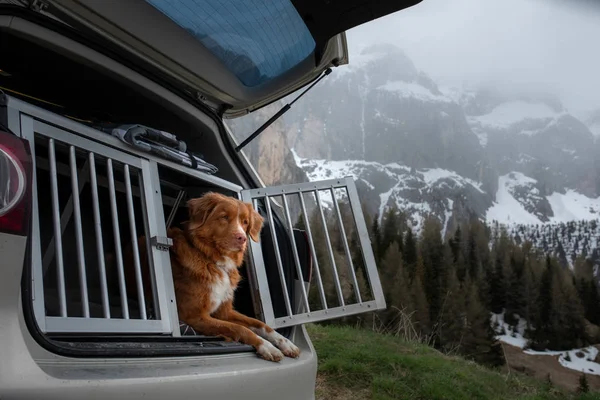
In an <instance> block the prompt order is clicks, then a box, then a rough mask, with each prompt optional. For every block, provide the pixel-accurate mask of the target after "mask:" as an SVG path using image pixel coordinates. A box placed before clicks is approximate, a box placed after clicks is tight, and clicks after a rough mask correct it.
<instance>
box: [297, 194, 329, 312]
mask: <svg viewBox="0 0 600 400" xmlns="http://www.w3.org/2000/svg"><path fill="white" fill-rule="evenodd" d="M298 196H299V197H300V207H302V217H303V218H304V225H305V226H306V233H307V234H308V235H307V236H308V245H309V246H310V253H311V257H312V259H313V266H314V267H315V272H316V273H317V274H316V276H317V285H318V288H319V295H320V296H321V305H322V306H323V309H324V310H327V298H326V297H325V289H324V288H323V280H322V279H321V270H320V269H319V262H318V261H317V251H316V249H315V243H314V242H313V237H312V231H311V229H310V223H309V220H308V213H307V212H306V204H305V203H304V196H303V195H302V193H298Z"/></svg>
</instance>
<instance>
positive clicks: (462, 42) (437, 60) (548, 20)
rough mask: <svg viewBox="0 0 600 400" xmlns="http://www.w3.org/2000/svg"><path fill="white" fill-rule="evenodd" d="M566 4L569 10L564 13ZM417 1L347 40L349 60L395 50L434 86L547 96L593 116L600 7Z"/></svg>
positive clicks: (598, 96) (559, 1)
mask: <svg viewBox="0 0 600 400" xmlns="http://www.w3.org/2000/svg"><path fill="white" fill-rule="evenodd" d="M566 3H568V4H569V5H565V4H566ZM593 3H594V2H593V1H583V0H423V2H422V3H421V4H419V5H417V6H415V7H412V8H410V9H407V10H404V11H400V12H398V13H395V14H393V15H390V16H387V17H384V18H380V19H378V20H375V21H372V22H370V23H367V24H365V25H362V26H359V27H357V28H355V29H353V30H351V31H349V32H348V46H349V47H350V63H352V54H356V52H359V51H360V49H361V48H363V47H364V46H365V45H368V44H371V43H381V42H389V43H394V44H397V45H398V46H399V47H401V48H402V49H403V50H404V51H405V52H406V54H407V55H408V56H409V57H410V58H411V59H412V60H413V61H414V63H415V65H416V67H417V68H418V69H420V70H422V71H424V72H425V73H427V74H428V75H430V76H431V77H432V78H433V79H435V80H436V81H437V82H438V83H440V84H443V85H452V86H461V84H463V83H466V84H468V85H478V84H482V83H484V84H489V83H494V84H500V86H501V87H504V88H517V89H528V90H535V91H549V92H551V93H555V94H557V95H559V96H560V97H561V99H562V100H563V102H564V104H565V106H567V108H569V110H570V111H571V112H573V113H575V114H580V113H582V112H585V111H587V110H590V109H598V108H600V1H599V2H598V4H597V5H591V4H593Z"/></svg>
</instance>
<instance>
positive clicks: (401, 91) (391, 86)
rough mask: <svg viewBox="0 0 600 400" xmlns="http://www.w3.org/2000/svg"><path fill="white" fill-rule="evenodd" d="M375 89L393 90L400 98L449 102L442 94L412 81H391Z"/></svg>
mask: <svg viewBox="0 0 600 400" xmlns="http://www.w3.org/2000/svg"><path fill="white" fill-rule="evenodd" d="M377 89H379V90H385V91H388V92H393V93H396V94H398V95H400V97H401V98H411V99H417V100H420V101H423V102H451V101H452V100H450V99H449V98H447V97H446V96H443V95H437V94H434V93H433V92H432V91H431V90H429V89H427V88H426V87H425V86H422V85H419V84H418V83H414V82H404V81H392V82H387V83H386V84H385V85H381V86H379V87H378V88H377Z"/></svg>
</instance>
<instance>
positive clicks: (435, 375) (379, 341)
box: [309, 325, 600, 400]
mask: <svg viewBox="0 0 600 400" xmlns="http://www.w3.org/2000/svg"><path fill="white" fill-rule="evenodd" d="M309 332H310V334H311V338H312V340H313V344H314V345H315V347H316V349H317V353H318V355H319V376H318V380H317V399H323V400H336V399H339V400H342V399H343V400H361V399H377V400H379V399H381V400H384V399H386V400H387V399H407V400H413V399H423V400H424V399H427V400H435V399H445V400H446V399H447V400H455V399H456V400H458V399H485V400H487V399H502V400H508V399H527V400H533V399H577V400H591V399H600V393H593V394H592V393H589V394H587V395H584V396H577V395H575V394H572V393H567V392H564V391H561V390H559V389H556V388H554V387H552V386H550V385H548V384H546V383H544V382H541V381H538V380H533V379H532V378H528V377H525V376H522V375H515V374H514V373H513V374H511V375H507V374H506V373H501V372H497V371H493V370H490V369H487V368H485V367H482V366H479V365H477V364H475V363H472V362H468V361H466V360H464V359H461V358H458V357H449V356H445V355H443V354H441V353H440V352H438V351H436V350H434V349H432V348H430V347H427V346H425V345H421V344H417V343H407V342H405V341H403V340H401V339H399V338H395V337H392V336H387V335H381V334H377V333H374V332H370V331H367V330H360V329H354V328H350V327H330V326H327V327H325V326H317V325H311V326H309Z"/></svg>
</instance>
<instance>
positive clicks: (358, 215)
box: [345, 177, 386, 309]
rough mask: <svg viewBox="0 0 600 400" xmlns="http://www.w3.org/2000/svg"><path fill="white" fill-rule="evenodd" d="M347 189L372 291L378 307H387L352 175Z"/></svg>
mask: <svg viewBox="0 0 600 400" xmlns="http://www.w3.org/2000/svg"><path fill="white" fill-rule="evenodd" d="M345 180H346V182H347V184H346V191H347V193H348V200H349V201H350V208H351V209H352V214H353V215H354V220H355V221H356V232H357V233H358V240H359V241H360V246H361V248H362V249H363V251H362V256H363V260H364V265H365V268H366V270H367V277H368V278H369V286H370V287H371V293H372V294H373V298H374V299H375V301H376V302H377V309H384V308H386V304H385V297H384V295H383V289H382V287H381V281H380V280H379V278H378V277H379V274H378V272H377V264H376V263H375V256H374V254H373V250H372V247H371V239H370V238H369V230H368V229H367V224H366V223H365V219H364V216H363V212H362V208H361V206H360V199H359V197H358V191H357V190H356V186H354V180H353V178H351V177H347V178H345Z"/></svg>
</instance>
